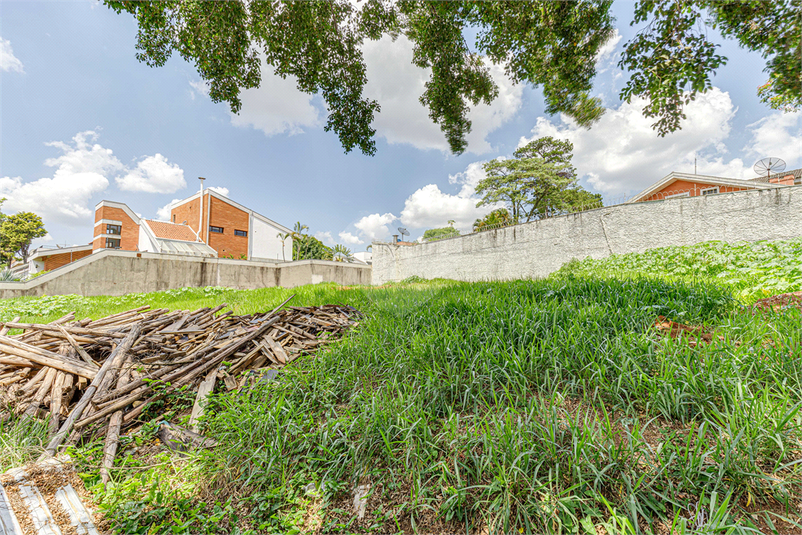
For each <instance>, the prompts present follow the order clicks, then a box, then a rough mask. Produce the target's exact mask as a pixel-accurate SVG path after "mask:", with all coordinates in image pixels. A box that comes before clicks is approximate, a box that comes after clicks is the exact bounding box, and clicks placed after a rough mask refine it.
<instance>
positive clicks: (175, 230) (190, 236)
mask: <svg viewBox="0 0 802 535" xmlns="http://www.w3.org/2000/svg"><path fill="white" fill-rule="evenodd" d="M147 222H148V226H149V227H150V230H152V231H153V234H154V235H155V236H156V237H157V238H162V239H165V240H180V241H198V236H197V235H196V234H195V232H194V231H193V230H192V229H191V228H189V226H188V225H181V224H178V223H169V222H167V221H156V220H154V219H148V220H147Z"/></svg>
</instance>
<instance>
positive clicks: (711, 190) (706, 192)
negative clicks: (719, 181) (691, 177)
mask: <svg viewBox="0 0 802 535" xmlns="http://www.w3.org/2000/svg"><path fill="white" fill-rule="evenodd" d="M716 193H718V186H716V187H715V188H707V189H703V190H702V195H715V194H716Z"/></svg>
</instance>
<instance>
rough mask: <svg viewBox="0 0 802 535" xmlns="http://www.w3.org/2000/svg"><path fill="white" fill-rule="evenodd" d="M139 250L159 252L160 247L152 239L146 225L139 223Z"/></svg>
mask: <svg viewBox="0 0 802 535" xmlns="http://www.w3.org/2000/svg"><path fill="white" fill-rule="evenodd" d="M139 250H140V251H146V252H148V253H158V252H159V248H158V247H157V246H156V244H155V243H153V240H151V239H150V236H149V235H148V231H146V230H145V225H139Z"/></svg>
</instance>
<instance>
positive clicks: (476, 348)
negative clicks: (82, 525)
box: [0, 244, 802, 534]
mask: <svg viewBox="0 0 802 535" xmlns="http://www.w3.org/2000/svg"><path fill="white" fill-rule="evenodd" d="M775 245H776V244H775ZM711 247H712V246H711ZM651 258H653V259H654V258H660V256H659V255H652V256H651ZM638 261H640V262H643V263H647V262H654V261H655V260H649V255H648V254H647V255H643V257H642V259H641V260H638V259H637V258H635V259H633V258H632V257H630V258H629V260H627V262H629V263H630V265H637V262H638ZM610 262H613V261H610ZM633 262H634V263H633ZM681 262H685V264H686V265H687V266H689V267H690V268H693V266H694V260H693V257H692V256H691V255H685V256H684V260H681ZM786 267H788V266H780V269H781V270H784V269H785V268H786ZM694 269H695V268H694ZM611 271H612V270H610V271H608V270H607V269H601V268H599V269H597V272H596V273H592V272H591V270H590V268H588V266H587V263H580V265H579V266H577V265H576V263H574V264H573V265H571V266H569V267H567V268H566V269H565V270H564V271H563V272H562V273H560V274H557V275H555V276H553V277H551V278H549V279H546V280H536V281H515V282H506V283H474V284H467V283H456V282H449V281H433V282H428V283H408V284H399V285H391V286H390V287H387V288H381V289H373V288H352V289H344V288H340V287H337V286H335V285H319V286H310V287H304V288H300V289H296V290H292V291H288V290H280V289H265V290H258V291H252V292H242V291H230V290H220V289H206V290H203V289H185V290H181V291H175V292H160V293H157V294H149V295H139V296H127V297H126V298H89V299H84V298H72V299H73V300H72V301H70V299H71V298H64V297H62V298H50V299H49V300H44V299H38V300H37V299H27V300H11V301H7V302H6V303H4V304H0V318H8V317H10V315H22V316H23V317H24V319H25V320H30V319H37V321H49V320H52V319H54V318H56V317H59V316H61V315H63V314H64V313H66V312H69V311H71V310H78V313H79V316H83V315H87V316H91V317H97V316H101V315H105V314H110V313H113V312H117V311H121V310H125V309H128V308H132V307H134V306H138V305H141V304H151V305H152V306H154V307H155V306H163V307H169V308H171V309H175V308H183V309H195V308H198V307H200V306H205V305H216V304H219V303H220V302H228V303H230V304H231V305H232V306H233V307H236V308H235V310H236V311H237V312H238V313H247V312H252V311H255V310H267V309H269V308H271V307H272V306H274V305H275V304H277V303H279V302H280V301H281V300H282V299H284V298H285V297H286V296H288V295H289V294H290V293H297V294H298V295H297V297H296V298H295V300H294V302H293V304H298V305H311V304H323V303H329V302H342V303H347V304H350V305H353V306H355V307H357V308H359V309H361V310H363V311H364V312H366V314H367V318H366V319H365V320H364V321H362V322H361V324H360V326H359V327H358V329H356V330H354V331H353V332H352V333H351V334H349V335H348V336H346V337H345V339H343V340H342V341H341V342H339V343H337V344H335V345H333V346H331V347H330V348H329V349H327V350H325V351H323V352H321V353H319V354H318V356H317V357H316V358H314V359H312V358H305V359H299V360H298V361H296V362H295V363H294V364H293V366H291V367H289V368H288V369H286V371H285V373H284V374H283V375H282V377H281V379H280V380H279V381H277V382H274V383H272V384H269V385H265V386H262V387H259V388H258V389H256V390H251V391H248V392H243V393H240V394H234V395H222V394H220V395H217V396H215V397H214V399H213V400H212V402H211V408H212V410H211V411H209V416H208V418H207V420H206V422H205V424H206V428H207V434H208V436H210V437H213V438H215V439H216V440H218V441H219V444H220V445H219V446H218V447H217V448H215V449H213V450H208V451H202V452H198V453H195V454H193V456H192V457H191V458H181V457H179V456H176V455H173V454H169V453H165V452H163V451H161V450H160V448H158V446H156V445H155V442H154V439H153V437H154V431H155V429H156V426H155V425H153V424H150V423H147V424H145V425H144V426H143V427H142V428H141V430H140V431H139V433H138V434H137V435H136V436H131V437H127V438H126V439H125V443H124V446H125V449H126V453H127V454H123V455H120V456H118V466H117V470H116V471H115V484H114V485H112V486H110V487H109V488H108V489H107V490H106V491H103V489H102V488H101V487H100V486H98V485H96V483H97V481H98V475H97V471H96V467H97V466H98V464H99V462H100V455H101V451H100V445H99V444H85V445H82V447H80V448H76V449H74V450H73V452H72V453H73V455H74V456H75V457H76V458H77V459H78V461H79V463H80V465H81V466H82V467H83V469H84V470H85V478H86V481H87V484H88V485H89V486H92V487H93V489H94V490H95V492H96V495H97V497H98V499H99V500H100V501H101V503H102V506H103V507H104V508H105V509H106V511H107V512H108V514H109V516H110V518H111V519H112V522H113V524H114V526H115V528H116V529H117V530H119V531H121V532H126V533H161V532H165V531H168V530H169V531H171V532H173V533H190V532H192V533H194V532H215V531H217V532H221V533H222V532H226V533H229V532H233V531H235V530H240V531H243V532H248V531H253V532H275V533H279V532H280V533H287V532H307V531H314V530H318V531H321V532H362V533H366V532H378V533H384V532H400V531H404V532H411V531H413V530H418V531H421V532H430V533H431V532H452V533H453V532H470V533H474V532H488V531H492V532H499V531H503V532H507V533H509V532H518V533H543V532H549V533H577V532H578V533H593V534H595V533H602V532H606V533H636V532H638V531H640V532H643V533H653V532H665V533H667V532H669V531H672V530H673V531H674V532H677V533H681V532H689V533H690V532H693V533H699V532H710V533H713V532H750V530H753V531H752V532H771V531H772V528H773V527H775V526H776V528H777V529H779V530H780V531H782V532H789V531H792V530H793V531H798V530H799V529H802V528H800V527H798V526H797V527H794V524H793V522H796V523H799V522H800V520H799V513H800V511H799V509H798V508H799V504H800V499H802V490H801V487H802V472H800V470H802V468H800V465H799V459H800V457H802V414H800V412H799V408H800V402H801V401H802V400H801V399H800V398H802V390H800V386H802V385H801V384H800V383H801V382H802V360H801V359H800V355H802V317H801V316H800V312H799V311H798V310H789V311H786V312H784V313H773V312H769V313H757V314H754V313H752V312H751V311H750V310H749V309H745V308H744V307H743V306H742V305H743V302H739V301H736V300H735V299H734V298H733V294H734V293H735V294H739V295H742V296H743V295H749V296H756V295H761V293H760V292H758V290H760V288H758V287H754V288H752V290H753V291H750V292H749V293H747V294H744V293H743V292H744V289H747V288H748V285H746V284H744V283H743V282H742V281H736V282H733V281H732V280H731V279H728V278H724V277H722V278H715V275H717V273H712V274H708V276H704V277H703V276H700V275H699V270H698V269H696V270H695V271H693V272H692V273H690V274H685V277H686V278H685V280H681V279H680V278H679V277H678V276H677V275H678V274H677V273H672V274H671V275H672V276H671V280H661V279H660V278H659V277H654V276H652V277H651V278H638V277H632V275H633V273H634V272H635V271H636V269H635V268H632V269H630V270H629V271H628V272H627V273H623V272H621V270H619V271H618V272H616V273H612V272H611ZM720 272H721V271H719V272H718V273H720ZM783 272H784V273H785V272H788V273H790V272H792V270H791V269H788V270H786V271H783ZM652 275H654V273H652ZM711 279H712V281H713V282H717V283H719V284H717V285H714V284H712V283H711ZM727 284H731V286H727ZM756 284H760V283H759V282H758V283H756ZM61 301H63V302H61ZM37 307H39V308H37ZM659 315H662V316H665V317H667V318H670V319H672V320H674V321H678V322H682V323H684V324H689V325H696V326H701V327H703V328H704V330H705V331H706V332H709V333H711V334H712V343H709V344H704V343H698V344H697V343H694V342H695V341H694V340H691V339H689V338H687V337H684V338H680V339H674V338H671V337H667V336H665V337H663V336H661V335H660V333H658V332H657V331H656V330H655V329H654V327H653V325H654V323H655V319H656V317H657V316H659ZM190 402H191V400H186V399H181V398H180V397H176V398H175V399H172V400H171V406H165V407H163V409H164V410H168V409H172V410H173V414H178V415H179V416H176V417H175V418H176V421H180V419H181V417H180V414H181V409H182V408H186V407H187V406H188V404H189V403H190ZM41 436H42V431H41V429H37V428H33V429H31V428H26V429H22V430H21V429H20V427H19V426H17V427H14V426H13V425H10V424H5V427H4V428H0V464H5V465H8V464H15V463H18V462H19V461H21V460H24V457H25V455H26V453H27V454H28V455H30V454H31V453H32V452H34V451H36V450H37V448H38V447H39V446H38V443H37V437H41ZM12 452H13V454H14V455H15V457H14V459H13V462H10V461H9V460H7V459H9V458H10V454H11V453H12ZM0 468H3V466H0ZM357 485H365V486H366V487H365V488H368V487H367V486H369V491H370V498H369V501H368V507H367V513H366V515H365V517H364V518H363V519H362V520H358V519H356V518H355V516H354V512H353V506H352V502H353V489H354V488H355V487H356V486H357Z"/></svg>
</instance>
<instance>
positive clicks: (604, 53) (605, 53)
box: [596, 28, 623, 68]
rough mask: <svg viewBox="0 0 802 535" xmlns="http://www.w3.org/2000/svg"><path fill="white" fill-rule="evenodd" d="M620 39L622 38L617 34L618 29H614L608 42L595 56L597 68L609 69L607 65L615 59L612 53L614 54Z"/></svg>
mask: <svg viewBox="0 0 802 535" xmlns="http://www.w3.org/2000/svg"><path fill="white" fill-rule="evenodd" d="M622 37H623V36H622V35H621V34H620V33H619V32H618V28H616V29H615V32H613V35H612V37H610V40H609V41H607V42H606V43H604V44H603V45H602V46H601V48H599V52H598V53H597V54H596V65H597V67H598V68H603V67H609V65H608V63H612V62H611V60H613V59H614V58H615V56H614V55H613V52H615V49H616V48H617V47H618V43H619V42H621V38H622Z"/></svg>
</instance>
